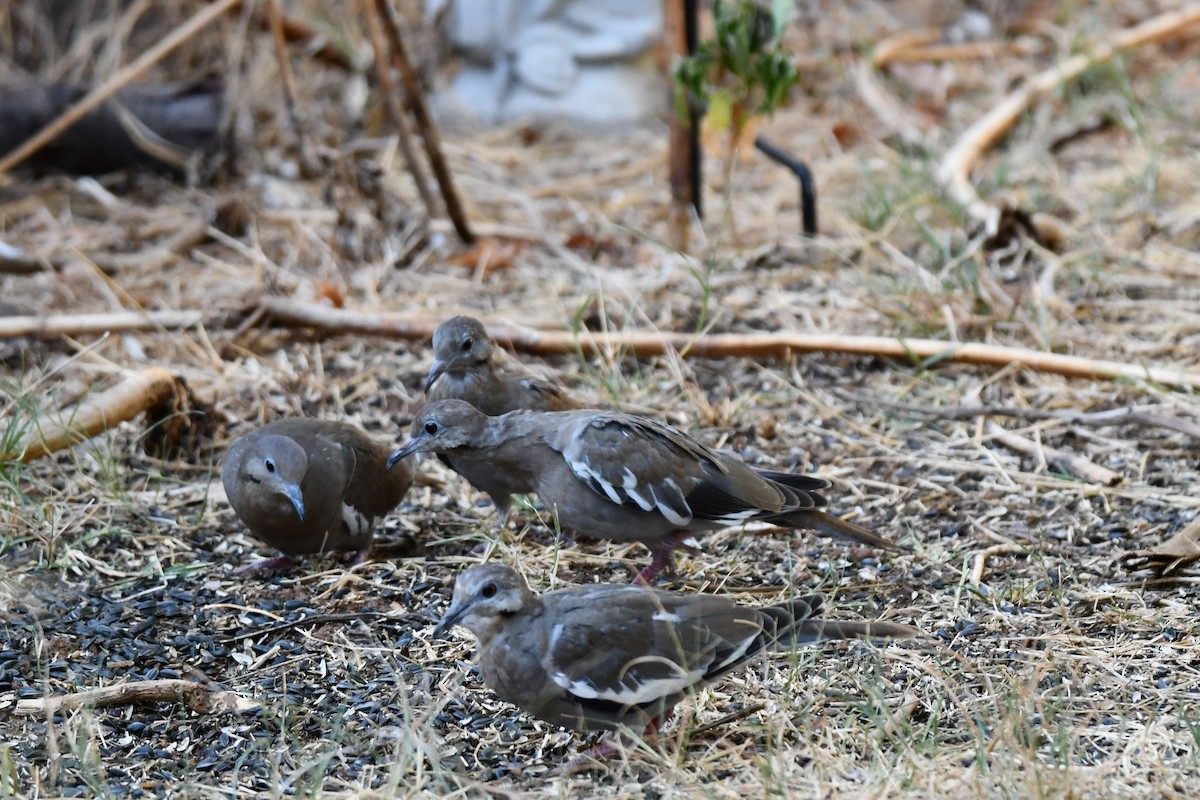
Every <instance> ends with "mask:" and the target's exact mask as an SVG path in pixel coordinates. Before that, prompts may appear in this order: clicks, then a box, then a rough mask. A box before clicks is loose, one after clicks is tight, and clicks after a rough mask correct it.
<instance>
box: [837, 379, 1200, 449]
mask: <svg viewBox="0 0 1200 800" xmlns="http://www.w3.org/2000/svg"><path fill="white" fill-rule="evenodd" d="M835 393H836V394H838V395H840V396H842V397H844V398H846V399H848V400H854V401H856V402H861V403H866V404H869V405H873V406H886V407H888V408H894V409H897V410H900V411H907V412H909V413H912V414H920V415H922V416H928V417H938V418H940V419H975V418H977V417H1011V418H1013V419H1020V420H1024V421H1026V422H1039V421H1044V420H1061V421H1062V422H1066V423H1070V424H1072V425H1087V426H1091V427H1096V428H1103V427H1110V426H1117V425H1148V426H1152V427H1157V428H1168V429H1170V430H1173V431H1178V432H1179V433H1184V434H1187V435H1188V436H1194V437H1196V438H1198V439H1200V425H1197V424H1196V423H1194V422H1188V421H1187V420H1185V419H1179V418H1178V417H1168V416H1164V415H1162V414H1154V413H1151V412H1149V411H1147V410H1146V407H1145V406H1129V407H1126V408H1110V409H1108V410H1106V411H1086V412H1085V411H1069V410H1066V409H1041V408H1010V407H1008V406H997V405H979V406H927V405H919V404H916V403H901V402H899V401H896V400H888V399H887V398H883V397H872V396H867V395H863V394H858V393H856V392H848V391H844V390H841V389H837V390H835Z"/></svg>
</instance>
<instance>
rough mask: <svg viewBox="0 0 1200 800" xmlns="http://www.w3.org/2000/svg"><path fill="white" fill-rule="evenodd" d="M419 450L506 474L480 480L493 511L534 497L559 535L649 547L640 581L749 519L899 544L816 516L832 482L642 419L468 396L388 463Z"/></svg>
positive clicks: (428, 423) (433, 406) (435, 411)
mask: <svg viewBox="0 0 1200 800" xmlns="http://www.w3.org/2000/svg"><path fill="white" fill-rule="evenodd" d="M424 451H430V452H435V453H444V454H447V455H450V456H451V457H452V458H454V459H455V461H456V462H465V461H468V460H469V461H471V462H472V464H473V468H474V469H476V470H478V471H480V472H487V473H488V474H490V475H493V476H499V477H502V478H503V480H504V481H506V482H507V484H506V486H504V487H502V488H503V490H502V491H500V492H495V491H493V489H492V488H489V487H485V486H478V484H477V486H478V488H481V489H483V490H484V491H487V492H488V493H489V494H491V495H492V500H493V502H494V503H495V504H496V507H497V508H498V509H502V510H503V509H504V508H506V507H507V504H508V502H509V498H508V494H509V493H515V492H529V491H535V492H537V494H538V495H540V496H541V498H542V501H543V502H544V503H545V504H546V507H547V509H551V510H553V512H554V513H555V514H556V515H557V519H558V524H559V525H560V526H561V527H563V528H570V529H571V530H574V531H576V532H578V533H580V534H582V535H584V536H591V537H594V538H598V539H613V540H616V541H638V542H642V543H643V544H645V545H646V546H647V547H649V548H650V549H651V551H653V553H654V557H653V559H652V560H651V562H650V565H649V566H647V567H646V569H644V570H643V571H642V574H641V576H640V579H641V580H643V581H645V582H649V581H651V580H653V579H654V578H655V577H656V576H657V575H658V573H659V572H661V571H662V569H663V567H665V566H666V565H667V564H668V563H669V562H670V559H671V554H672V552H673V551H674V549H675V548H676V547H677V546H678V545H679V544H680V543H681V542H682V541H684V540H685V539H686V538H688V536H689V535H690V534H693V533H698V532H704V531H711V530H716V529H719V528H724V527H728V526H730V525H736V524H739V523H744V522H747V521H749V520H763V521H766V522H770V523H772V524H775V525H779V526H782V527H793V528H804V529H808V530H815V531H818V532H820V533H823V534H827V535H833V536H841V537H847V538H850V539H854V540H857V541H859V542H863V543H865V544H869V545H872V546H874V547H881V548H885V549H888V550H901V549H903V548H901V547H900V546H898V545H896V544H895V543H894V542H891V541H889V540H887V539H885V538H883V537H881V536H877V535H876V534H874V533H871V532H870V531H869V530H867V529H866V528H863V527H862V526H860V525H855V524H854V523H851V522H846V521H845V520H841V519H838V518H837V517H835V516H833V515H831V514H827V513H825V512H824V511H821V510H820V507H821V506H824V505H826V502H827V501H826V500H825V498H824V497H823V496H822V495H821V494H820V493H819V492H820V490H822V489H826V488H828V487H829V485H830V484H829V481H827V480H824V479H822V478H814V477H811V476H808V475H799V474H794V473H785V472H772V471H769V470H757V469H754V468H752V467H750V466H749V465H747V464H746V463H745V462H744V461H742V460H741V459H740V458H738V457H737V456H735V455H733V454H731V453H727V452H718V451H716V450H713V449H712V448H710V447H707V446H706V445H704V444H701V443H700V442H698V441H696V440H695V439H692V438H691V437H689V436H687V435H685V434H683V433H681V432H679V431H677V430H675V429H674V428H672V427H670V426H669V425H665V424H663V423H661V422H656V421H655V420H652V419H648V418H646V417H638V416H633V415H631V414H622V413H619V412H614V411H597V410H587V411H560V412H536V411H514V412H510V413H508V414H504V415H502V416H499V417H489V416H487V415H485V414H483V413H481V412H480V411H479V410H477V409H476V408H474V407H473V406H471V405H470V404H469V403H465V402H463V401H461V400H443V401H440V402H437V403H428V404H426V405H425V406H424V407H423V408H422V409H421V410H420V412H418V414H417V415H416V417H415V418H414V419H413V423H412V438H411V439H410V440H409V441H407V442H405V443H404V444H403V445H401V447H400V448H399V449H398V450H396V452H394V453H392V455H391V457H390V458H389V459H388V465H389V466H391V465H394V464H396V463H397V462H399V461H400V460H401V459H403V458H405V457H406V456H408V455H411V454H412V453H419V452H424ZM456 469H457V467H456ZM461 473H462V471H461V470H460V474H461ZM468 480H470V478H469V477H468Z"/></svg>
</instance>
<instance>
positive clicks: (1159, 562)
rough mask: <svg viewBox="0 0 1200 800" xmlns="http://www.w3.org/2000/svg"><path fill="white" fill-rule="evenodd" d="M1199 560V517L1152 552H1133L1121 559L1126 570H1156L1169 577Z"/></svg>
mask: <svg viewBox="0 0 1200 800" xmlns="http://www.w3.org/2000/svg"><path fill="white" fill-rule="evenodd" d="M1197 559H1200V517H1196V519H1194V520H1192V523H1191V524H1190V525H1188V526H1187V527H1186V528H1184V529H1183V530H1181V531H1180V532H1179V533H1177V534H1175V535H1174V536H1172V537H1171V538H1170V539H1167V540H1166V541H1165V542H1163V543H1162V544H1160V545H1159V546H1158V547H1155V548H1154V549H1153V550H1135V551H1134V552H1132V553H1127V554H1126V555H1125V556H1123V557H1122V558H1121V561H1122V563H1123V564H1124V565H1125V568H1126V569H1129V570H1137V569H1153V568H1157V569H1158V574H1159V575H1170V574H1171V573H1172V572H1174V571H1175V570H1177V569H1179V568H1180V567H1183V566H1187V565H1188V564H1191V563H1192V562H1193V561H1196V560H1197Z"/></svg>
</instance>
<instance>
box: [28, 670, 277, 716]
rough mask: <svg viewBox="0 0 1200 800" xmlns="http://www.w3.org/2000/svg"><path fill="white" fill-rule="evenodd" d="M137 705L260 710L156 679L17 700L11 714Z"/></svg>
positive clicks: (252, 703)
mask: <svg viewBox="0 0 1200 800" xmlns="http://www.w3.org/2000/svg"><path fill="white" fill-rule="evenodd" d="M138 703H182V704H183V705H186V706H187V707H188V708H190V709H191V710H192V711H195V712H196V713H198V714H244V713H246V712H248V711H253V710H255V709H259V708H262V705H263V704H262V703H261V702H259V701H258V700H252V699H250V698H248V697H241V696H240V695H237V694H235V693H233V692H230V691H223V690H217V689H213V688H211V687H209V686H205V685H204V684H202V683H196V682H195V681H188V680H183V679H182V678H159V679H157V680H150V681H130V682H129V683H118V684H115V685H113V686H102V687H100V688H98V689H88V690H86V691H82V692H76V693H75V694H63V695H54V696H52V697H39V698H36V699H33V700H18V701H17V707H16V708H15V709H14V710H13V713H14V714H16V715H18V716H23V717H31V716H35V715H38V714H46V715H52V714H57V713H58V712H60V711H72V710H74V709H77V708H85V707H91V708H108V707H111V706H131V705H136V704H138Z"/></svg>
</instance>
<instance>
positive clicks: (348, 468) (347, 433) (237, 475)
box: [221, 418, 413, 569]
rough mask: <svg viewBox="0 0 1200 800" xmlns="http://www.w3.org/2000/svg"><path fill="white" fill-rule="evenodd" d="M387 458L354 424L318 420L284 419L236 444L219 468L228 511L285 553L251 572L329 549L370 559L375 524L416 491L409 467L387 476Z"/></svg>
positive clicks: (388, 473) (377, 444)
mask: <svg viewBox="0 0 1200 800" xmlns="http://www.w3.org/2000/svg"><path fill="white" fill-rule="evenodd" d="M387 453H388V450H387V448H386V447H385V446H384V445H382V444H380V443H379V442H376V441H375V440H374V439H372V438H371V437H370V436H368V435H367V434H366V433H364V432H363V431H362V430H360V429H359V428H357V427H355V426H354V425H351V424H349V423H345V422H332V421H328V420H318V419H304V418H291V419H281V420H277V421H275V422H272V423H270V424H269V425H266V426H264V427H262V428H259V429H258V430H256V431H251V432H250V433H247V434H246V435H245V436H242V437H241V438H239V439H237V441H235V442H234V443H233V444H232V445H230V447H229V451H228V452H227V453H226V454H225V460H224V462H223V463H222V465H221V482H222V483H223V484H224V485H225V493H226V494H227V495H228V496H229V504H230V505H231V506H233V510H234V511H235V512H236V513H237V515H238V517H239V518H240V519H241V520H242V522H244V523H245V525H246V527H247V528H249V529H250V531H251V533H253V534H254V535H255V536H257V537H258V538H259V539H262V540H263V541H264V542H266V543H267V544H269V545H271V546H272V547H274V548H276V549H278V550H281V551H282V552H283V553H284V555H283V556H281V557H278V558H273V559H266V560H264V561H260V562H257V563H256V564H253V565H251V566H250V567H249V568H247V569H257V568H266V567H276V566H281V565H284V564H287V563H289V562H290V561H291V556H294V555H300V554H303V553H319V552H322V551H326V550H350V549H353V550H358V551H359V553H360V557H361V556H362V555H365V553H366V551H367V550H368V549H369V548H370V544H371V533H372V531H373V530H374V527H375V521H376V520H377V519H378V518H380V517H384V516H386V515H387V513H388V512H389V511H391V510H392V509H393V508H395V507H396V506H397V505H399V504H400V501H401V500H402V499H404V495H405V493H406V492H408V487H409V486H410V485H411V484H412V478H413V473H412V468H411V467H410V466H409V465H407V464H406V465H404V468H403V469H388V467H387V466H386V464H387Z"/></svg>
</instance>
